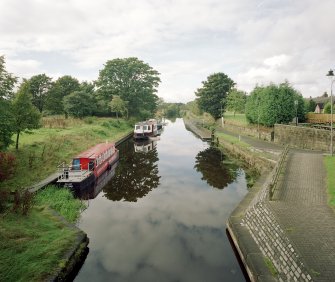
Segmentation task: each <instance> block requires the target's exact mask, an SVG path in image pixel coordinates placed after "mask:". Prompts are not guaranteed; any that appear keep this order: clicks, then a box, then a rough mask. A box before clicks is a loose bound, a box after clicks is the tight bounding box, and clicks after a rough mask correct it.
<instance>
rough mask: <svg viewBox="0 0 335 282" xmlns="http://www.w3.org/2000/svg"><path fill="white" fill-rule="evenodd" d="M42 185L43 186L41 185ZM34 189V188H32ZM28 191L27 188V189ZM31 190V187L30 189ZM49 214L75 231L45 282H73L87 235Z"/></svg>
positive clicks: (130, 133) (54, 212) (39, 186)
mask: <svg viewBox="0 0 335 282" xmlns="http://www.w3.org/2000/svg"><path fill="white" fill-rule="evenodd" d="M131 136H132V131H130V132H128V133H127V134H125V135H124V136H123V137H121V138H120V139H119V140H117V141H115V145H116V146H117V145H120V144H121V143H122V142H124V141H125V140H127V139H129V138H130V137H131ZM53 178H54V177H53V175H52V176H49V177H48V178H47V179H46V180H42V181H41V182H40V183H38V184H37V185H36V186H38V188H37V189H34V191H32V192H33V193H35V192H37V191H38V190H39V189H41V188H43V187H45V186H46V185H48V184H50V183H51V182H52V181H53V180H54V179H53ZM41 183H43V185H41ZM34 188H36V187H34ZM28 189H29V188H28ZM30 189H31V187H30ZM50 212H51V213H52V214H53V216H54V217H55V219H56V220H58V221H60V222H61V223H62V224H63V225H65V226H66V228H69V229H73V230H75V231H76V239H75V243H74V244H73V245H72V246H71V248H69V250H67V251H66V252H65V255H64V257H63V259H62V260H61V261H60V263H59V264H58V267H57V268H56V269H55V271H54V273H53V274H52V275H50V276H49V277H48V278H47V279H46V280H47V281H68V280H73V279H74V277H75V275H76V273H77V272H78V271H79V270H80V268H81V266H82V264H83V263H84V261H85V259H86V256H87V254H88V247H87V246H88V244H89V238H88V237H87V234H86V233H85V232H84V231H82V230H81V229H79V228H78V227H77V226H75V225H74V224H71V223H69V222H68V221H67V220H65V219H64V218H63V217H62V216H61V215H59V214H58V213H57V212H56V211H55V210H53V209H50Z"/></svg>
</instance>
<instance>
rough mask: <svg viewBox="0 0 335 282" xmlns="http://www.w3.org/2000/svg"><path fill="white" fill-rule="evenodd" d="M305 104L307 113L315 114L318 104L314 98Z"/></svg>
mask: <svg viewBox="0 0 335 282" xmlns="http://www.w3.org/2000/svg"><path fill="white" fill-rule="evenodd" d="M304 103H305V112H306V113H314V111H315V107H316V102H315V101H314V100H313V99H312V98H310V99H309V100H305V101H304Z"/></svg>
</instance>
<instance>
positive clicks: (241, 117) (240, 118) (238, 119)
mask: <svg viewBox="0 0 335 282" xmlns="http://www.w3.org/2000/svg"><path fill="white" fill-rule="evenodd" d="M223 119H225V120H229V121H232V122H234V123H236V124H240V125H248V124H249V123H248V121H247V119H246V117H245V114H235V116H234V113H233V112H225V113H224V115H223Z"/></svg>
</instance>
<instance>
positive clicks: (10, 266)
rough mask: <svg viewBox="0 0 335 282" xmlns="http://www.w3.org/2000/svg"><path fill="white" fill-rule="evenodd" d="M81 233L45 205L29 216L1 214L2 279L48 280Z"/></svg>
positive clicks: (34, 209)
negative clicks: (68, 225)
mask: <svg viewBox="0 0 335 282" xmlns="http://www.w3.org/2000/svg"><path fill="white" fill-rule="evenodd" d="M77 232H78V231H76V230H74V229H70V228H67V227H66V226H65V225H64V223H62V222H60V221H59V220H58V219H57V218H54V216H53V215H52V213H50V210H49V209H46V208H42V207H40V208H33V209H32V211H31V212H30V213H29V214H28V216H22V215H18V214H14V213H7V214H5V215H1V214H0V281H42V280H46V278H47V277H48V276H49V275H50V274H52V273H54V271H55V269H56V268H58V267H60V263H61V262H62V258H63V256H64V252H65V251H67V250H68V249H69V248H70V247H71V246H72V245H73V244H74V242H75V239H76V234H77Z"/></svg>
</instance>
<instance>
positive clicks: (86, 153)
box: [75, 143, 115, 159]
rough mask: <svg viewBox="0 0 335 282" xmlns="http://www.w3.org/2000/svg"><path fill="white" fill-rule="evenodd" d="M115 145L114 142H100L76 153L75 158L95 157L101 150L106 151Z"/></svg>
mask: <svg viewBox="0 0 335 282" xmlns="http://www.w3.org/2000/svg"><path fill="white" fill-rule="evenodd" d="M114 146H115V144H114V143H100V144H97V145H95V146H94V147H91V148H89V149H88V150H86V151H84V152H81V153H80V154H78V155H77V156H76V157H75V159H80V158H87V159H96V158H97V157H98V156H99V155H101V154H102V153H103V152H105V151H107V150H108V149H110V148H113V147H114Z"/></svg>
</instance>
